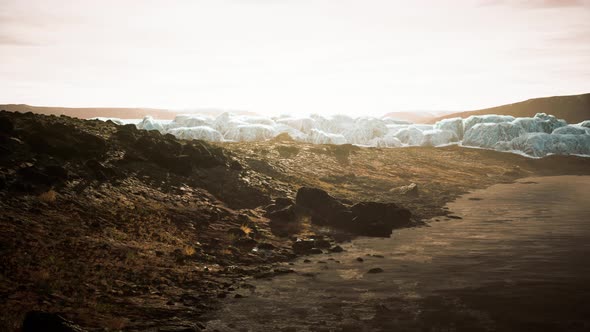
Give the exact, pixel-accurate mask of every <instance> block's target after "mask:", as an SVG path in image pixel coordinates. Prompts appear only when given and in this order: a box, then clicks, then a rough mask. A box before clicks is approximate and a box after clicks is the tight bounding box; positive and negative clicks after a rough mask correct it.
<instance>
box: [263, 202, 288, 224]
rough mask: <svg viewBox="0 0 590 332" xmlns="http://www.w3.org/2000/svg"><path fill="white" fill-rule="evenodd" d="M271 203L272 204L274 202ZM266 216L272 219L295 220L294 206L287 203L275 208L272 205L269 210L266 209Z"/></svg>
mask: <svg viewBox="0 0 590 332" xmlns="http://www.w3.org/2000/svg"><path fill="white" fill-rule="evenodd" d="M272 205H273V206H274V204H272ZM266 216H267V217H268V218H269V219H270V220H273V221H286V222H290V221H293V220H295V207H294V206H293V205H289V206H286V207H283V208H279V209H275V208H274V207H273V208H272V209H271V210H270V212H268V210H267V213H266Z"/></svg>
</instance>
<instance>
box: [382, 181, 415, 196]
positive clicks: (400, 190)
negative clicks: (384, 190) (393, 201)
mask: <svg viewBox="0 0 590 332" xmlns="http://www.w3.org/2000/svg"><path fill="white" fill-rule="evenodd" d="M389 192H390V193H394V194H398V195H404V196H418V185H417V184H415V183H410V184H409V185H407V186H401V187H397V188H393V189H391V190H390V191H389Z"/></svg>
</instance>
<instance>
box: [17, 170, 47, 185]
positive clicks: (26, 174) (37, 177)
mask: <svg viewBox="0 0 590 332" xmlns="http://www.w3.org/2000/svg"><path fill="white" fill-rule="evenodd" d="M17 174H18V175H19V177H20V179H21V180H22V181H24V182H26V183H30V184H40V185H45V186H50V185H52V184H53V181H52V179H51V177H49V176H48V175H47V174H45V172H43V171H41V170H40V169H39V168H37V166H35V165H31V166H25V167H22V168H20V169H19V170H18V171H17Z"/></svg>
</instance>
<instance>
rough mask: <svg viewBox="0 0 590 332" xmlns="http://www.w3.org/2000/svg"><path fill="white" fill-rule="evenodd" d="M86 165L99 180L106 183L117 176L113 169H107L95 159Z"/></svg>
mask: <svg viewBox="0 0 590 332" xmlns="http://www.w3.org/2000/svg"><path fill="white" fill-rule="evenodd" d="M85 165H86V167H87V168H88V169H90V170H91V171H92V173H93V174H94V176H95V177H96V178H97V179H99V180H103V181H104V180H107V179H109V178H111V177H113V176H115V175H116V172H115V170H114V169H113V168H109V167H106V166H104V165H103V164H102V163H100V162H99V161H97V160H95V159H90V160H88V161H86V163H85Z"/></svg>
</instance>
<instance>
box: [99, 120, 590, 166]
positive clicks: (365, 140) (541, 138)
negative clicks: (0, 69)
mask: <svg viewBox="0 0 590 332" xmlns="http://www.w3.org/2000/svg"><path fill="white" fill-rule="evenodd" d="M99 120H103V121H106V120H112V121H114V122H115V123H130V121H131V122H132V120H120V121H119V120H118V119H113V118H109V119H107V118H99ZM132 123H135V124H136V126H137V127H138V128H140V129H146V130H158V131H160V132H161V133H168V134H172V135H174V136H176V137H178V138H181V139H202V140H207V141H214V142H219V141H261V140H268V139H272V138H274V137H276V136H277V135H279V134H283V133H287V134H288V135H289V136H291V138H293V139H294V140H296V141H301V142H308V143H313V144H347V143H348V144H356V145H361V146H373V147H381V148H397V147H404V146H435V147H436V146H444V145H448V144H460V145H463V146H469V147H477V148H485V149H494V150H498V151H513V152H518V153H521V154H526V155H529V156H532V157H543V156H546V155H549V154H577V155H590V120H587V121H583V122H580V123H577V124H567V123H566V122H565V121H564V120H561V119H557V118H556V117H554V116H552V115H547V114H545V113H538V114H536V115H535V116H534V117H523V118H514V117H512V116H507V115H494V114H490V115H477V116H470V117H468V118H466V119H461V118H452V119H445V120H441V121H438V122H437V123H435V124H434V125H431V124H410V123H408V122H405V121H399V120H394V119H391V118H375V117H359V118H352V117H350V116H346V115H333V116H327V117H326V116H321V115H318V114H313V115H310V116H308V117H301V116H299V117H293V116H287V115H283V116H280V117H275V118H269V117H262V116H245V115H235V114H232V113H229V112H226V113H222V114H220V115H219V116H217V117H211V116H209V115H198V114H197V115H194V114H189V115H179V116H177V117H176V118H175V119H174V120H172V121H170V120H168V121H164V120H156V119H153V118H152V117H149V116H148V117H145V118H144V119H142V120H135V121H134V122H132Z"/></svg>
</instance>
